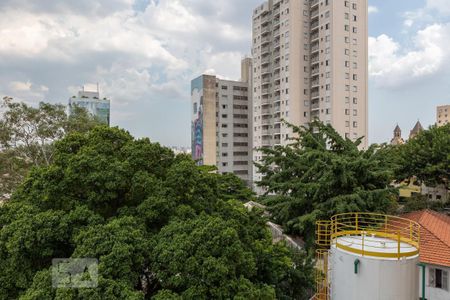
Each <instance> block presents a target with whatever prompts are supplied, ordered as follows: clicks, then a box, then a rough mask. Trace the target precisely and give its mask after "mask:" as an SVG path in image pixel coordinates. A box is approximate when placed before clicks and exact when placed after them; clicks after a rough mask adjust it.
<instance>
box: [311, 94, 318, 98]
mask: <svg viewBox="0 0 450 300" xmlns="http://www.w3.org/2000/svg"><path fill="white" fill-rule="evenodd" d="M314 98H319V92H311V99H314Z"/></svg>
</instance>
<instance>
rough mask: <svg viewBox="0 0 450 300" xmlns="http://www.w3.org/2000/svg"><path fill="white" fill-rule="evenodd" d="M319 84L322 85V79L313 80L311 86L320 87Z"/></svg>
mask: <svg viewBox="0 0 450 300" xmlns="http://www.w3.org/2000/svg"><path fill="white" fill-rule="evenodd" d="M319 85H320V81H319V80H318V79H317V80H313V81H311V87H318V86H319Z"/></svg>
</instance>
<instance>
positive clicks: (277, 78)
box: [273, 72, 280, 80]
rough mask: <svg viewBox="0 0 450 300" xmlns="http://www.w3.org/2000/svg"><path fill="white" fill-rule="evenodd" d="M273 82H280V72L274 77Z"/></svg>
mask: <svg viewBox="0 0 450 300" xmlns="http://www.w3.org/2000/svg"><path fill="white" fill-rule="evenodd" d="M273 80H280V72H277V73H276V74H275V75H273Z"/></svg>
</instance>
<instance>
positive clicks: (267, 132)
mask: <svg viewBox="0 0 450 300" xmlns="http://www.w3.org/2000/svg"><path fill="white" fill-rule="evenodd" d="M261 135H262V136H271V135H272V133H271V132H270V130H269V129H262V130H261Z"/></svg>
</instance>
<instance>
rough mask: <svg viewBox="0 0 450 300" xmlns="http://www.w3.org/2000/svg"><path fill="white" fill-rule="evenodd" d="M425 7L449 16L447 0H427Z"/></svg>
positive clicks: (449, 8) (449, 6)
mask: <svg viewBox="0 0 450 300" xmlns="http://www.w3.org/2000/svg"><path fill="white" fill-rule="evenodd" d="M426 8H427V9H429V10H434V11H436V12H437V13H439V14H441V15H444V16H450V3H449V1H448V0H427V4H426Z"/></svg>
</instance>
